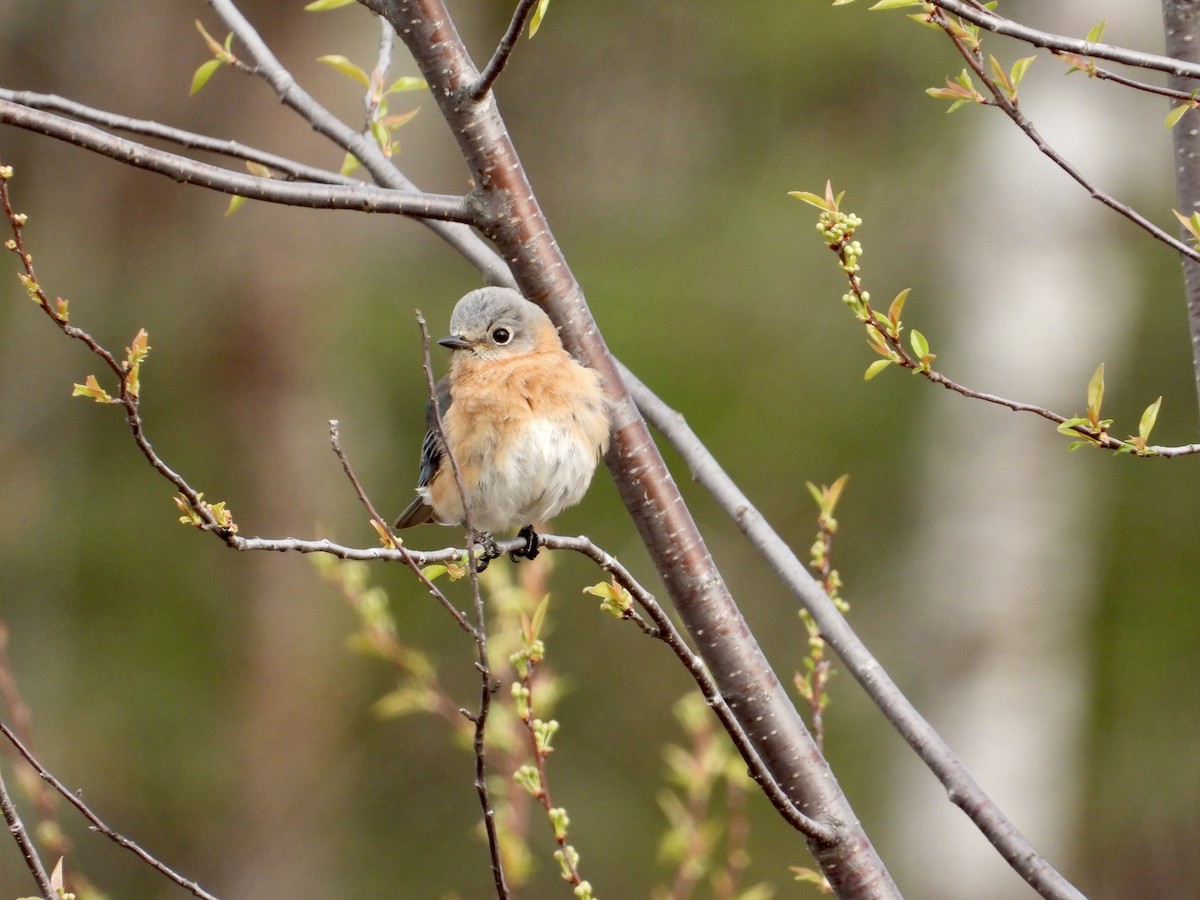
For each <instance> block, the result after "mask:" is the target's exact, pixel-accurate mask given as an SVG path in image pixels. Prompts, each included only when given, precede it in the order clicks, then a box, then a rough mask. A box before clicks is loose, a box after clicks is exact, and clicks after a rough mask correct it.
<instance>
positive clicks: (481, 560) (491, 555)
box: [475, 534, 500, 572]
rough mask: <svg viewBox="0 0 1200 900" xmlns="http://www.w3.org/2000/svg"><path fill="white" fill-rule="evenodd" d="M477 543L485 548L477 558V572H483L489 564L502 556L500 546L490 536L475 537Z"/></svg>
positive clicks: (478, 535) (480, 535)
mask: <svg viewBox="0 0 1200 900" xmlns="http://www.w3.org/2000/svg"><path fill="white" fill-rule="evenodd" d="M475 543H477V544H478V545H479V546H480V547H482V548H483V552H482V553H480V554H479V555H478V556H476V557H475V571H476V572H482V571H483V570H484V569H486V568H487V567H488V563H490V562H491V561H492V560H493V559H495V558H496V557H498V556H499V555H500V545H499V544H497V543H496V539H495V538H494V537H492V536H491V535H490V534H477V535H475Z"/></svg>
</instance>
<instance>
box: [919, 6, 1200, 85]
mask: <svg viewBox="0 0 1200 900" xmlns="http://www.w3.org/2000/svg"><path fill="white" fill-rule="evenodd" d="M928 2H929V3H931V4H932V5H933V6H936V7H938V8H939V9H942V10H945V11H946V12H948V13H952V14H953V15H956V16H958V17H959V18H961V19H965V20H966V21H968V22H972V23H974V24H975V25H978V26H979V27H980V28H982V29H984V30H985V31H990V32H992V33H993V34H1002V35H1005V36H1007V37H1012V38H1016V39H1017V40H1020V41H1024V42H1025V43H1027V44H1031V45H1032V46H1034V47H1045V48H1046V49H1047V50H1063V51H1066V52H1067V53H1075V54H1077V55H1079V56H1091V57H1095V58H1096V59H1107V60H1110V61H1112V62H1119V63H1125V64H1126V65H1129V66H1136V67H1137V68H1140V69H1152V70H1155V71H1158V72H1167V73H1169V74H1171V75H1178V76H1187V77H1190V78H1200V65H1197V64H1196V63H1190V62H1184V61H1181V60H1178V59H1172V58H1170V57H1167V56H1158V55H1156V54H1154V53H1142V52H1140V51H1138V50H1127V49H1125V48H1124V47H1114V46H1112V45H1111V44H1096V43H1092V42H1091V41H1085V40H1081V39H1079V38H1069V37H1064V36H1063V35H1059V34H1052V33H1050V32H1048V31H1039V30H1038V29H1036V28H1030V27H1028V26H1026V25H1022V24H1021V23H1019V22H1014V21H1013V20H1012V19H1006V18H1004V17H1003V16H1000V15H997V14H996V13H994V12H992V11H990V10H987V9H985V8H983V7H982V6H978V5H973V4H970V3H966V2H964V0H928Z"/></svg>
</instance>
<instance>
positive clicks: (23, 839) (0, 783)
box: [0, 724, 58, 900]
mask: <svg viewBox="0 0 1200 900" xmlns="http://www.w3.org/2000/svg"><path fill="white" fill-rule="evenodd" d="M0 728H3V729H4V733H5V734H9V731H8V729H7V728H5V727H4V726H3V725H2V724H0ZM0 812H2V813H3V814H4V821H5V822H6V823H8V832H9V834H11V835H12V836H13V840H15V841H16V842H17V846H18V847H19V848H20V850H21V858H22V859H24V860H25V866H26V867H27V868H28V869H29V871H30V873H31V874H32V875H33V880H34V881H36V882H37V886H38V890H39V891H41V892H42V897H44V898H45V900H56V898H57V897H58V892H57V891H55V890H54V888H53V887H51V885H50V876H49V875H47V874H46V867H45V866H43V865H42V860H41V857H39V856H38V852H37V848H35V847H34V846H33V841H31V840H30V839H29V833H28V832H27V831H26V830H25V826H24V825H23V824H22V823H21V817H20V815H18V814H17V808H16V807H15V806H14V805H13V802H12V797H10V796H9V795H8V788H6V787H5V786H4V776H3V775H0Z"/></svg>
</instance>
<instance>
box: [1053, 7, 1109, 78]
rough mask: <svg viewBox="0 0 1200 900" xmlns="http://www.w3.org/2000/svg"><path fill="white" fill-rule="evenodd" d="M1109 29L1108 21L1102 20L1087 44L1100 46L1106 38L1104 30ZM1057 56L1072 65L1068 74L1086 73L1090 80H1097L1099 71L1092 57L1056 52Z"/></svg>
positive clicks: (1094, 26)
mask: <svg viewBox="0 0 1200 900" xmlns="http://www.w3.org/2000/svg"><path fill="white" fill-rule="evenodd" d="M1107 27H1108V19H1101V20H1100V21H1099V22H1097V23H1096V24H1095V25H1093V26H1092V28H1091V30H1090V31H1089V32H1088V33H1087V38H1086V39H1085V40H1087V42H1088V43H1089V44H1098V43H1100V39H1101V38H1102V37H1104V29H1105V28H1107ZM1055 55H1056V56H1058V57H1059V58H1060V59H1062V60H1065V61H1066V62H1068V63H1070V68H1068V69H1067V74H1068V75H1070V74H1071V73H1072V72H1084V73H1086V74H1087V76H1088V78H1095V77H1096V76H1097V75H1098V74H1099V69H1097V68H1096V61H1095V60H1094V59H1092V58H1091V57H1083V56H1080V55H1079V54H1077V53H1068V52H1066V51H1061V50H1060V51H1055Z"/></svg>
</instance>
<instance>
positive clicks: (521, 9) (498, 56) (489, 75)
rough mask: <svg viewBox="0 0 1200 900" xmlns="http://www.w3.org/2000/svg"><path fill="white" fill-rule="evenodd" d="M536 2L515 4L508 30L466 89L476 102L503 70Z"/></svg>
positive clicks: (536, 0) (527, 0) (525, 0)
mask: <svg viewBox="0 0 1200 900" xmlns="http://www.w3.org/2000/svg"><path fill="white" fill-rule="evenodd" d="M537 4H538V0H521V2H520V3H518V4H517V8H516V11H515V12H514V13H513V17H512V21H511V22H509V23H508V30H507V31H505V32H504V36H503V37H502V38H500V44H499V45H498V46H497V47H496V52H495V53H493V54H492V58H491V59H490V60H488V64H487V65H486V66H484V67H483V71H482V72H480V73H479V79H478V80H477V81H476V82H475V83H474V84H473V85H471V87H470V89H469V90H468V91H467V96H468V97H470V98H471V99H472V100H474V101H476V102H478V101H479V100H482V99H483V95H484V94H486V93H487V92H488V91H490V90H491V89H492V85H493V84H495V83H496V79H497V78H499V77H500V73H501V72H503V71H504V67H505V66H506V65H507V64H508V59H509V57H510V56H512V52H513V48H514V47H516V45H517V41H518V40H519V39H520V37H521V32H522V31H524V30H525V23H526V22H528V21H529V17H530V16H531V15H533V8H534V7H535V6H537Z"/></svg>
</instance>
